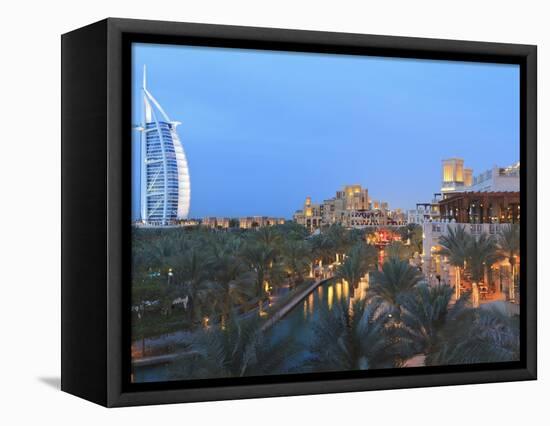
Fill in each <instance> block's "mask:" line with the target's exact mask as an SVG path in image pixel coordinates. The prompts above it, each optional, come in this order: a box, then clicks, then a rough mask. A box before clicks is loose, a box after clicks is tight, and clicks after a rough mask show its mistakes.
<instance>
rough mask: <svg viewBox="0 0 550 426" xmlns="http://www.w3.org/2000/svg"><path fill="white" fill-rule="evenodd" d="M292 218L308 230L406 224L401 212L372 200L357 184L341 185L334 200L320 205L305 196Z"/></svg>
mask: <svg viewBox="0 0 550 426" xmlns="http://www.w3.org/2000/svg"><path fill="white" fill-rule="evenodd" d="M293 219H294V221H295V222H296V223H299V224H301V225H303V226H305V227H306V228H308V229H309V230H310V231H313V230H315V229H318V228H320V227H322V226H330V225H332V224H335V223H338V224H341V225H342V226H345V227H347V228H364V227H366V226H380V225H382V226H384V225H404V224H406V217H405V214H403V212H401V210H400V209H397V210H390V209H389V206H388V203H387V202H384V201H373V200H371V199H370V198H369V192H368V189H367V188H363V187H362V186H361V185H357V184H355V185H346V186H344V187H343V188H342V189H341V190H339V191H336V194H335V196H334V197H333V198H329V199H327V200H324V201H323V202H322V203H319V204H315V203H312V201H311V197H309V196H308V197H306V199H305V202H304V205H303V208H302V209H301V210H297V211H296V213H295V214H294V216H293Z"/></svg>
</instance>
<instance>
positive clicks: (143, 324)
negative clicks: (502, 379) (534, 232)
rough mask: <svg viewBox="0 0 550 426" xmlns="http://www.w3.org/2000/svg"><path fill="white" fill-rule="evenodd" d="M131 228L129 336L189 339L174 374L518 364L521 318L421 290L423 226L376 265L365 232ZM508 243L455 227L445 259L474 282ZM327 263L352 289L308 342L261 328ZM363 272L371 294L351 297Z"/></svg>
mask: <svg viewBox="0 0 550 426" xmlns="http://www.w3.org/2000/svg"><path fill="white" fill-rule="evenodd" d="M134 232H135V234H134V238H133V244H134V247H133V250H134V251H133V253H134V256H133V291H132V297H133V336H134V339H136V340H138V339H143V338H144V337H146V336H156V335H159V334H162V333H167V332H170V331H180V330H187V331H189V332H190V337H189V339H188V340H187V341H186V344H185V348H184V349H185V350H183V351H181V356H180V357H179V358H178V359H177V360H175V361H174V362H173V363H172V364H171V366H170V367H169V368H170V375H171V377H173V378H174V379H189V378H205V377H239V376H251V375H264V374H280V373H291V372H305V371H338V370H357V369H373V368H391V367H403V366H407V365H411V364H409V362H410V360H411V359H415V358H416V359H418V358H419V357H420V358H421V361H420V364H419V365H442V364H444V365H448V364H460V363H479V362H496V361H511V360H516V359H518V357H519V324H518V319H517V317H513V316H510V315H508V314H506V313H505V312H503V311H502V310H499V309H498V308H494V307H492V308H490V307H482V308H478V307H477V305H476V304H475V303H472V295H471V293H470V292H465V293H463V294H462V295H461V296H460V298H459V299H458V300H456V301H455V300H453V293H454V290H453V288H451V287H450V286H449V285H446V284H440V285H436V286H433V285H432V286H428V285H427V283H426V282H425V278H424V276H423V275H422V274H421V272H420V270H419V268H417V267H416V266H412V265H411V264H410V262H409V259H410V258H411V257H412V256H413V255H414V253H415V252H416V253H418V251H419V250H420V249H421V242H422V240H421V232H420V237H419V230H418V227H414V226H407V227H403V228H401V229H399V230H398V233H399V235H400V237H401V241H394V242H392V243H391V244H389V245H388V246H387V247H386V257H385V261H384V264H382V265H377V262H378V250H377V249H376V247H374V246H373V245H370V244H368V243H367V241H369V240H371V238H369V235H367V234H366V233H365V232H364V231H358V230H346V229H344V228H342V227H341V226H338V225H333V226H331V227H329V228H326V229H323V230H322V232H320V233H317V234H314V235H311V236H310V235H309V234H308V232H307V231H306V230H305V229H304V228H303V227H301V226H299V225H297V224H294V223H291V222H289V223H286V224H284V225H277V226H273V227H265V228H259V229H257V230H238V229H234V230H230V231H215V230H208V229H205V228H201V227H197V228H193V229H182V228H177V229H164V230H160V229H159V230H151V229H135V230H134ZM514 239H517V243H518V244H519V234H518V233H517V232H516V230H515V229H514V228H512V227H510V228H509V229H504V230H503V231H502V232H501V234H500V235H499V236H498V238H495V239H494V238H492V237H489V236H487V235H482V236H480V237H478V238H473V237H470V236H469V235H468V234H466V233H465V232H464V230H463V229H461V228H457V231H456V232H452V233H451V234H450V236H449V238H448V239H447V240H443V241H442V247H443V249H442V253H444V255H445V256H448V258H449V262H451V264H453V265H457V266H459V267H460V268H461V269H462V270H463V274H466V275H467V276H468V278H469V279H471V280H474V279H481V278H480V274H482V273H483V269H484V268H485V267H486V265H490V264H491V262H496V261H497V260H499V259H514V260H515V256H516V254H517V249H516V246H515V245H514ZM419 241H420V242H419ZM337 259H338V262H336V261H337ZM334 262H336V263H334ZM512 262H513V260H512V261H510V263H512ZM328 264H333V265H334V266H335V270H334V279H335V280H342V281H345V282H346V283H347V285H349V289H350V291H349V294H350V298H349V299H342V300H340V301H338V302H337V303H336V304H335V305H334V306H333V308H332V309H330V310H329V309H325V308H321V312H320V319H319V320H318V321H317V322H316V323H314V324H312V327H313V330H314V336H315V337H314V339H313V341H312V342H310V343H308V344H307V345H305V344H304V342H300V341H299V340H298V339H295V336H292V335H290V336H286V337H283V338H279V339H277V340H274V339H272V338H271V337H270V336H269V333H268V332H266V330H265V329H264V327H263V325H264V324H265V320H266V319H267V318H268V317H269V316H270V315H271V314H272V313H273V312H274V310H276V309H277V306H271V307H270V305H271V301H272V298H273V296H274V295H278V294H280V291H279V290H280V289H285V290H286V291H287V293H286V296H284V297H276V299H278V302H276V303H275V305H276V304H277V303H280V304H284V303H285V302H286V301H287V300H288V298H289V297H290V296H292V294H293V292H297V291H300V290H301V289H303V288H305V287H306V286H307V285H308V284H309V283H310V282H311V280H313V278H310V274H311V272H312V270H313V268H314V267H315V266H316V265H328ZM369 272H370V277H371V280H370V286H369V288H368V291H367V294H366V297H363V298H357V297H354V291H355V289H356V288H357V286H358V284H359V281H360V280H361V278H362V277H363V276H364V275H365V274H366V273H369ZM514 277H515V276H514ZM175 301H176V302H177V303H174V302H175ZM183 306H185V308H183ZM262 314H264V315H262ZM142 349H143V350H145V347H143V348H142ZM417 365H418V364H417Z"/></svg>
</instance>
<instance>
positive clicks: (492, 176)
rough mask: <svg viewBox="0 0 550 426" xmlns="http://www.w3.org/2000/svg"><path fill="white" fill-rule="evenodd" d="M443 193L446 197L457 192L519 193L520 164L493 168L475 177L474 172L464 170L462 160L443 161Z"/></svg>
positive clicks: (450, 159) (449, 159)
mask: <svg viewBox="0 0 550 426" xmlns="http://www.w3.org/2000/svg"><path fill="white" fill-rule="evenodd" d="M441 172H442V183H441V193H442V194H443V195H444V196H446V195H447V194H453V193H457V192H517V191H519V178H520V176H519V174H520V164H519V162H517V163H514V164H512V165H510V166H507V167H499V166H493V168H491V169H489V170H486V171H484V172H483V173H480V174H479V175H476V176H473V170H472V169H467V168H464V160H463V159H462V158H448V159H445V160H443V161H442V169H441Z"/></svg>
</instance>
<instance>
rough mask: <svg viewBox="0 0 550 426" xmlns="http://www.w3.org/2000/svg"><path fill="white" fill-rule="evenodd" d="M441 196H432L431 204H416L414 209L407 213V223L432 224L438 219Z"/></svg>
mask: <svg viewBox="0 0 550 426" xmlns="http://www.w3.org/2000/svg"><path fill="white" fill-rule="evenodd" d="M440 199H441V194H434V198H433V200H432V202H431V203H416V209H414V210H409V211H408V212H407V223H416V224H417V225H422V224H423V223H424V222H433V221H438V220H439V219H440V214H439V200H440Z"/></svg>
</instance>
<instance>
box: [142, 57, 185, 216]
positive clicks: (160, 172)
mask: <svg viewBox="0 0 550 426" xmlns="http://www.w3.org/2000/svg"><path fill="white" fill-rule="evenodd" d="M141 92H142V99H143V116H142V124H141V125H140V126H139V127H138V130H139V131H140V133H141V170H140V172H141V182H140V186H141V191H140V195H141V197H140V198H141V208H140V212H141V214H140V216H141V217H140V219H141V223H142V224H143V225H152V226H169V225H173V224H175V223H177V222H178V221H181V220H184V219H187V217H188V215H189V207H190V203H191V182H190V177H189V168H188V165H187V158H186V156H185V152H184V150H183V145H182V143H181V141H180V139H179V136H178V133H177V130H176V128H177V126H178V125H179V124H180V123H179V122H177V121H172V120H170V118H169V117H168V115H167V114H166V112H165V111H164V109H163V108H162V107H161V106H160V104H159V103H158V101H157V100H156V99H155V98H154V97H153V95H152V94H151V92H149V90H148V89H147V85H146V70H145V67H144V69H143V85H142V88H141Z"/></svg>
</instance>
